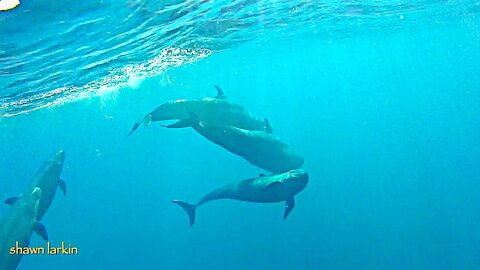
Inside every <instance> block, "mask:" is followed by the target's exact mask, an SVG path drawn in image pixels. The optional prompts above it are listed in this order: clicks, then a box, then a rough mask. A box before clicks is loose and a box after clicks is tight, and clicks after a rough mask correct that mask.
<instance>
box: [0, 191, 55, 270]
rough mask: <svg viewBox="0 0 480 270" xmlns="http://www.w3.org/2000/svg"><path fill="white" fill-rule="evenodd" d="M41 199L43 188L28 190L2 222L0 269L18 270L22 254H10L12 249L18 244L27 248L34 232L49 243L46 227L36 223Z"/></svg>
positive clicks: (0, 227)
mask: <svg viewBox="0 0 480 270" xmlns="http://www.w3.org/2000/svg"><path fill="white" fill-rule="evenodd" d="M41 197H42V189H41V188H39V187H35V188H34V189H33V190H30V191H28V190H27V191H26V192H25V193H24V194H23V195H22V196H20V197H19V198H18V199H17V200H16V201H15V202H14V203H13V204H12V207H11V208H10V211H9V212H8V213H7V215H6V216H5V217H4V218H3V219H2V221H1V222H0V269H2V270H13V269H16V268H17V266H18V264H19V263H20V260H21V259H22V254H10V248H11V247H15V246H16V244H17V242H18V246H20V247H27V246H28V244H29V242H30V236H31V235H32V232H33V231H35V232H36V233H38V234H39V235H40V236H41V237H42V238H43V239H45V240H46V241H48V236H47V231H46V230H45V227H44V226H43V225H42V224H41V223H39V222H37V221H36V216H37V209H38V204H39V202H40V199H41Z"/></svg>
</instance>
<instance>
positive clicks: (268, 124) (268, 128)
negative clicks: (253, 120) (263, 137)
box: [264, 118, 273, 134]
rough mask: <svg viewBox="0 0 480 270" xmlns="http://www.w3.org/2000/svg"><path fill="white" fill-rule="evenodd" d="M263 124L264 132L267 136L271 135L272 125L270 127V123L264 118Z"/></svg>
mask: <svg viewBox="0 0 480 270" xmlns="http://www.w3.org/2000/svg"><path fill="white" fill-rule="evenodd" d="M264 122H265V132H267V133H268V134H273V129H272V125H270V121H268V118H265V119H264Z"/></svg>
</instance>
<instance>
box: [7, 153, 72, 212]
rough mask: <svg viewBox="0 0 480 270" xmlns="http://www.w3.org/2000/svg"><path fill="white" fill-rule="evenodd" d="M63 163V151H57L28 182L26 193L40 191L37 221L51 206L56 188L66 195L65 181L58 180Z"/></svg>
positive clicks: (13, 200) (8, 200)
mask: <svg viewBox="0 0 480 270" xmlns="http://www.w3.org/2000/svg"><path fill="white" fill-rule="evenodd" d="M64 162H65V151H63V150H60V151H58V152H57V153H56V154H55V155H54V156H53V157H51V158H50V159H48V160H47V161H45V162H44V163H43V164H42V167H40V169H39V170H38V171H37V173H36V174H35V176H34V177H33V179H32V180H31V181H30V183H29V185H28V187H27V189H26V191H27V192H31V191H32V190H33V189H35V188H36V187H39V188H41V189H42V198H41V199H40V203H39V204H38V211H37V220H41V219H42V218H43V216H44V215H45V213H46V212H47V210H48V208H49V207H50V205H51V204H52V201H53V198H55V193H56V191H57V187H58V188H60V190H62V192H63V194H64V195H66V193H67V186H66V184H65V181H63V180H62V179H60V174H61V173H62V170H63V163H64ZM17 199H18V197H11V198H8V199H6V200H5V203H7V204H10V205H11V204H13V203H14V202H15V201H16V200H17Z"/></svg>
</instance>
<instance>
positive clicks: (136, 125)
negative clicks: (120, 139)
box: [127, 122, 140, 136]
mask: <svg viewBox="0 0 480 270" xmlns="http://www.w3.org/2000/svg"><path fill="white" fill-rule="evenodd" d="M139 126H140V123H139V122H137V123H135V124H134V125H133V127H132V130H130V132H129V133H128V134H127V136H130V134H132V133H133V132H134V131H135V130H137V128H138V127H139Z"/></svg>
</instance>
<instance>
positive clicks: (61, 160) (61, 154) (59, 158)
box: [53, 149, 65, 167]
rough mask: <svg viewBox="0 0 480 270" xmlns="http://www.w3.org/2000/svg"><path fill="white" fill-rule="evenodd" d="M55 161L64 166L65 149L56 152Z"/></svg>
mask: <svg viewBox="0 0 480 270" xmlns="http://www.w3.org/2000/svg"><path fill="white" fill-rule="evenodd" d="M53 160H54V162H55V163H57V164H58V166H62V167H63V163H64V162H65V151H64V150H63V149H61V150H60V151H58V152H57V153H56V154H55V157H54V158H53Z"/></svg>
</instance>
